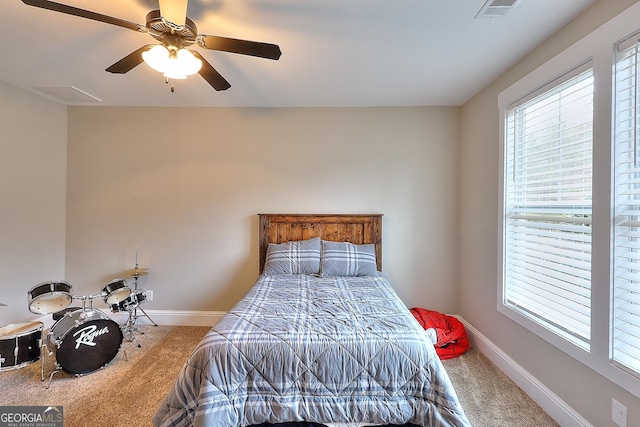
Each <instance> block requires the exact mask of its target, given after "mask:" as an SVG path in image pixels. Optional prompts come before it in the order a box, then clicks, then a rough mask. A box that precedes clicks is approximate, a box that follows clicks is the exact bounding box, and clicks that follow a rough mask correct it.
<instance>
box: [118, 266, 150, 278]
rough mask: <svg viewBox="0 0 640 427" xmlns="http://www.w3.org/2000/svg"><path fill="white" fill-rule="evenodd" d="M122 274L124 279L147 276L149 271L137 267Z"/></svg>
mask: <svg viewBox="0 0 640 427" xmlns="http://www.w3.org/2000/svg"><path fill="white" fill-rule="evenodd" d="M122 274H123V275H124V277H140V276H146V275H147V274H149V269H148V268H141V267H137V268H132V269H131V270H127V271H125V272H124V273H122Z"/></svg>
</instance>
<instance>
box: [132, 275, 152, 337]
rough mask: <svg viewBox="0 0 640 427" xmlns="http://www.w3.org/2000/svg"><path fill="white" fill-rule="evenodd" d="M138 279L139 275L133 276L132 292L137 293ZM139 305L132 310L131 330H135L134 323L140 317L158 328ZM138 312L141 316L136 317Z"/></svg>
mask: <svg viewBox="0 0 640 427" xmlns="http://www.w3.org/2000/svg"><path fill="white" fill-rule="evenodd" d="M136 268H137V266H136ZM139 277H140V276H139V275H137V276H133V289H134V292H137V291H138V278H139ZM141 303H142V301H141V302H140V304H141ZM140 304H136V306H135V308H134V309H133V316H132V317H133V328H134V330H137V327H136V322H137V321H138V319H139V318H141V317H146V318H147V319H149V321H150V322H151V323H152V324H153V326H158V324H157V323H156V322H154V321H153V319H152V318H151V317H149V315H148V314H147V312H146V311H144V309H143V308H142V307H140ZM138 310H140V311H141V312H142V313H143V314H142V315H138ZM141 333H144V332H141Z"/></svg>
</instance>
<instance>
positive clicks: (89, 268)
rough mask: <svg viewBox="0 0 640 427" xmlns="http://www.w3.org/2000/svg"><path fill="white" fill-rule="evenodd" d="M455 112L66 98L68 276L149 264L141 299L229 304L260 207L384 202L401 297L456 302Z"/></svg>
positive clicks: (250, 260)
mask: <svg viewBox="0 0 640 427" xmlns="http://www.w3.org/2000/svg"><path fill="white" fill-rule="evenodd" d="M458 129H459V109H458V108H453V107H443V108H428V107H425V108H299V109H295V108H292V109H286V108H284V109H251V108H246V109H226V108H209V109H189V108H137V109H136V108H80V107H71V108H70V109H69V130H68V131H69V141H68V146H69V155H68V193H67V233H66V236H67V246H66V248H67V252H66V255H67V258H66V272H67V278H68V280H69V281H70V282H71V283H72V284H73V285H74V289H76V290H77V291H80V292H82V293H84V294H90V293H95V292H98V291H99V290H100V289H101V287H102V286H104V284H106V283H108V281H109V280H111V279H113V278H114V277H116V276H117V275H118V273H119V272H122V271H124V270H126V269H130V268H132V267H133V266H134V262H135V252H136V247H138V257H139V262H140V264H141V266H143V267H148V268H149V269H150V274H149V276H147V277H145V278H143V279H142V280H141V284H142V285H143V286H144V287H145V288H147V289H152V290H154V301H153V302H151V303H148V304H146V307H147V308H149V309H165V310H227V309H229V308H231V306H232V305H233V304H234V303H235V302H236V301H237V300H238V299H239V298H240V297H241V296H242V295H243V294H244V293H245V292H246V291H247V289H248V288H249V287H250V286H251V285H252V284H253V282H254V281H255V279H256V278H257V276H258V246H257V242H258V236H257V230H258V219H257V216H256V214H257V213H263V212H267V213H268V212H271V213H274V212H277V213H383V214H384V218H383V233H384V241H383V249H384V256H383V262H384V271H385V273H386V274H387V275H388V276H389V277H390V278H391V279H392V282H393V283H394V284H395V286H396V289H397V290H398V293H399V294H400V296H401V297H402V298H403V299H404V301H405V302H406V304H408V305H409V306H424V307H430V308H432V309H436V310H442V311H447V312H454V311H456V309H457V304H456V297H457V295H456V291H455V288H456V282H457V215H456V212H457V197H456V192H457V189H458V182H457V179H458V168H457V161H458V139H459V135H458Z"/></svg>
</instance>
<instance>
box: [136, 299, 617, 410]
mask: <svg viewBox="0 0 640 427" xmlns="http://www.w3.org/2000/svg"><path fill="white" fill-rule="evenodd" d="M144 293H145V294H147V301H153V291H149V290H146V291H144ZM625 409H626V408H625Z"/></svg>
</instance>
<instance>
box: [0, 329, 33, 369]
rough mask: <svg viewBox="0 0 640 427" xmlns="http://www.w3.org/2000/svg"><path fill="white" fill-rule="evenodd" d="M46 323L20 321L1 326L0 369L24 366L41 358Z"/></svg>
mask: <svg viewBox="0 0 640 427" xmlns="http://www.w3.org/2000/svg"><path fill="white" fill-rule="evenodd" d="M43 328H44V323H42V322H31V323H18V324H12V325H7V326H3V327H1V328H0V371H9V370H11V369H18V368H22V367H23V366H27V365H28V364H30V363H33V362H35V361H36V360H38V359H40V346H41V345H42V329H43Z"/></svg>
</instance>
